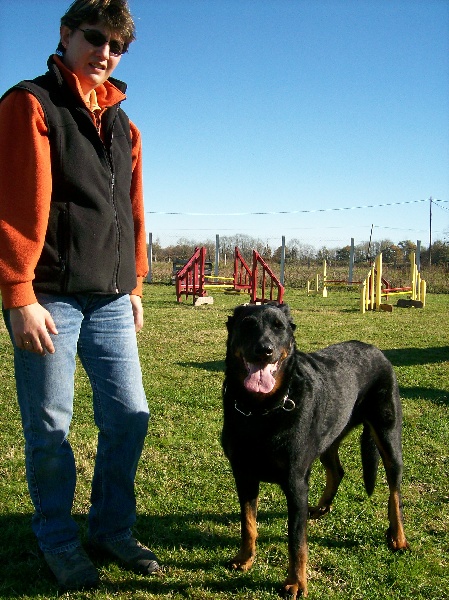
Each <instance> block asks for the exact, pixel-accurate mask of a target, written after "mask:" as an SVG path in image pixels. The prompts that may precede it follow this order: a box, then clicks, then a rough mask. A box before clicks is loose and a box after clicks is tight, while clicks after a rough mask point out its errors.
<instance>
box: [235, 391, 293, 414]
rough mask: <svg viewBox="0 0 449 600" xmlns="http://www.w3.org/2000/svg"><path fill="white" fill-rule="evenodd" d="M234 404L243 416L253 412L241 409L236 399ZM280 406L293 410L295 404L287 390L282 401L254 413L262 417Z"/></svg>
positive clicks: (286, 410)
mask: <svg viewBox="0 0 449 600" xmlns="http://www.w3.org/2000/svg"><path fill="white" fill-rule="evenodd" d="M234 406H235V410H236V411H237V412H239V413H240V414H242V415H243V416H245V417H251V416H252V415H253V414H254V413H252V412H251V411H250V412H248V413H246V412H244V411H243V410H241V409H240V408H239V407H238V406H237V400H236V401H235V404H234ZM280 408H281V409H282V410H285V412H291V411H292V410H295V408H296V404H295V403H294V402H293V400H292V399H291V398H289V397H288V392H287V393H286V394H285V396H284V397H283V398H282V402H281V403H280V404H279V405H278V406H273V408H270V409H269V410H265V411H264V412H261V413H256V414H259V416H261V417H264V416H265V415H268V414H269V413H271V412H273V411H275V410H279V409H280Z"/></svg>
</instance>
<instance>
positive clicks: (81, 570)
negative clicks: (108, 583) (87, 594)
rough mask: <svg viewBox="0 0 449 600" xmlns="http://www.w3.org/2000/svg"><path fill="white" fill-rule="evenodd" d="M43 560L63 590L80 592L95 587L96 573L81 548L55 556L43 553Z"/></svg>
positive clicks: (96, 582) (96, 581)
mask: <svg viewBox="0 0 449 600" xmlns="http://www.w3.org/2000/svg"><path fill="white" fill-rule="evenodd" d="M44 558H45V560H46V562H47V564H48V566H49V567H50V569H51V570H52V572H53V574H54V576H55V577H56V579H57V581H58V584H59V585H60V587H61V588H63V589H65V590H81V589H89V588H93V587H96V586H97V585H98V582H99V577H98V572H97V569H96V568H95V567H94V565H93V564H92V563H91V561H90V559H89V557H88V556H87V554H86V553H85V552H84V550H83V548H82V547H81V546H78V547H76V548H73V549H72V550H65V551H64V552H58V553H57V554H49V553H48V552H44Z"/></svg>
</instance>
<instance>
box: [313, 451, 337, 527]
mask: <svg viewBox="0 0 449 600" xmlns="http://www.w3.org/2000/svg"><path fill="white" fill-rule="evenodd" d="M320 460H321V463H322V465H323V466H324V468H325V469H326V486H325V488H324V491H323V493H322V495H321V498H320V500H319V502H318V504H317V506H309V519H319V518H321V517H323V516H324V515H325V514H327V513H328V512H330V510H331V504H332V501H333V499H334V498H335V494H336V493H337V491H338V486H339V485H340V482H341V480H342V479H343V473H344V471H343V467H342V466H341V463H340V459H339V457H338V446H337V447H336V448H334V449H333V450H332V451H331V452H330V453H329V454H328V455H327V456H324V457H321V458H320Z"/></svg>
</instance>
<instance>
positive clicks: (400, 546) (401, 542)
mask: <svg viewBox="0 0 449 600" xmlns="http://www.w3.org/2000/svg"><path fill="white" fill-rule="evenodd" d="M386 538H387V544H388V547H389V548H390V550H392V551H393V552H406V551H407V550H410V546H409V543H408V542H407V540H406V539H405V537H404V536H401V537H399V538H396V537H394V536H393V534H392V532H391V527H389V528H388V529H387V532H386Z"/></svg>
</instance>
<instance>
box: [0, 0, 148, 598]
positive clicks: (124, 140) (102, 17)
mask: <svg viewBox="0 0 449 600" xmlns="http://www.w3.org/2000/svg"><path fill="white" fill-rule="evenodd" d="M60 36H61V37H60V43H59V46H58V50H57V54H55V55H53V56H51V57H50V59H49V61H48V71H47V73H46V74H45V75H42V76H40V77H37V78H36V79H34V80H33V81H23V82H21V83H19V84H18V85H17V86H14V88H12V89H11V90H8V92H7V93H6V94H5V95H4V96H3V98H2V99H1V102H0V157H1V160H0V290H1V293H2V301H3V311H4V318H5V322H6V324H7V327H8V330H9V332H10V336H11V340H12V343H13V347H14V366H15V377H16V386H17V395H18V401H19V405H20V410H21V415H22V423H23V429H24V436H25V461H26V472H27V481H28V488H29V491H30V496H31V499H32V502H33V505H34V516H33V522H32V525H33V530H34V532H35V534H36V536H37V540H38V543H39V547H40V548H41V550H42V551H43V554H44V557H45V560H46V562H47V563H48V565H49V566H50V568H51V570H52V571H53V573H54V575H55V576H56V579H57V581H58V583H59V584H60V586H62V587H64V588H67V589H79V588H86V587H93V586H95V585H97V583H98V581H99V577H98V572H97V570H96V568H95V567H94V565H93V564H92V562H91V560H90V558H89V557H88V556H87V554H86V552H85V551H84V550H83V548H82V546H81V543H80V539H79V532H78V526H77V524H76V523H75V521H74V520H73V518H72V516H71V511H72V505H73V497H74V492H75V482H76V469H75V461H74V457H73V453H72V449H71V447H70V443H69V441H68V439H67V436H68V433H69V427H70V422H71V418H72V411H73V387H74V372H75V356H76V354H78V356H79V358H80V360H81V362H82V364H83V366H84V368H85V370H86V372H87V374H88V376H89V379H90V383H91V386H92V391H93V405H94V417H95V422H96V424H97V427H98V430H99V434H98V447H97V456H96V462H95V470H94V477H93V481H92V493H91V508H90V513H89V538H90V542H91V543H92V545H93V546H95V547H96V549H99V550H102V551H105V552H107V553H108V554H109V555H110V556H112V557H113V558H115V559H117V560H118V561H120V562H121V563H123V564H124V565H125V566H127V567H129V568H132V569H134V570H137V571H139V572H141V573H144V574H151V573H154V572H156V571H157V570H158V569H159V565H158V562H157V559H156V557H155V555H154V554H153V553H152V552H151V551H150V550H149V549H148V548H146V547H145V546H142V545H141V544H140V543H139V542H138V541H137V540H136V539H135V538H134V537H133V536H132V533H131V528H132V526H133V524H134V522H135V518H136V502H135V496H134V479H135V474H136V469H137V464H138V461H139V458H140V455H141V451H142V447H143V444H144V440H145V436H146V432H147V426H148V419H149V411H148V406H147V402H146V398H145V393H144V390H143V386H142V376H141V369H140V364H139V357H138V352H137V343H136V332H137V331H139V330H140V329H141V327H142V325H143V311H142V302H141V294H142V283H143V278H144V276H145V275H146V273H147V270H148V262H147V253H146V243H145V231H144V207H143V194H142V162H141V161H142V157H141V140H140V134H139V131H138V129H137V128H136V127H135V125H134V124H133V123H131V122H130V121H129V119H128V117H127V116H126V114H125V113H124V112H123V110H122V109H121V108H120V103H121V102H122V101H123V100H125V97H126V96H125V93H124V92H125V89H126V85H125V84H123V83H122V82H120V81H118V80H116V79H113V78H111V75H112V73H113V71H114V70H115V68H116V67H117V65H118V64H119V62H120V60H121V57H122V55H123V54H124V53H125V52H126V51H127V49H128V46H129V44H130V43H131V42H132V41H133V40H134V23H133V20H132V17H131V14H130V12H129V8H128V5H127V3H126V0H76V1H75V2H74V3H73V4H72V5H71V6H70V7H69V9H68V10H67V12H66V13H65V15H64V16H63V17H62V19H61V28H60Z"/></svg>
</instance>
